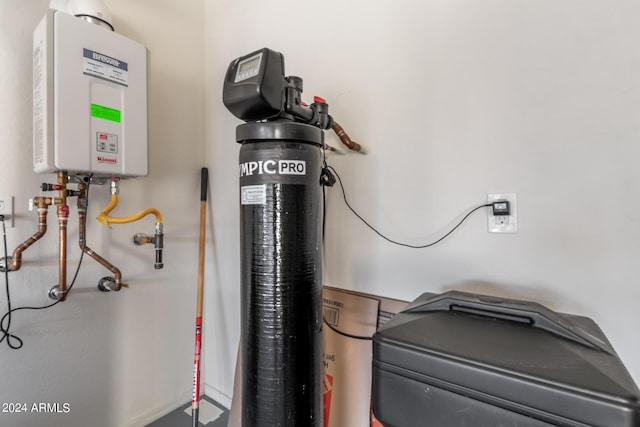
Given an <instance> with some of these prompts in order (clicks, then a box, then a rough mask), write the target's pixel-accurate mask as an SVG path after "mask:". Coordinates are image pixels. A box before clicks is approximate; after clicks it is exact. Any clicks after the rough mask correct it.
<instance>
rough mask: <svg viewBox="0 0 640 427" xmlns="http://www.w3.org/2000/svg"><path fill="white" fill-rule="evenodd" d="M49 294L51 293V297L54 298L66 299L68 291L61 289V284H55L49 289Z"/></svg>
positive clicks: (56, 299) (57, 299)
mask: <svg viewBox="0 0 640 427" xmlns="http://www.w3.org/2000/svg"><path fill="white" fill-rule="evenodd" d="M47 295H49V298H51V299H52V300H55V301H60V300H64V299H65V297H66V296H67V291H66V290H64V291H63V290H61V289H60V285H55V286H54V287H52V288H51V289H49V292H48V294H47Z"/></svg>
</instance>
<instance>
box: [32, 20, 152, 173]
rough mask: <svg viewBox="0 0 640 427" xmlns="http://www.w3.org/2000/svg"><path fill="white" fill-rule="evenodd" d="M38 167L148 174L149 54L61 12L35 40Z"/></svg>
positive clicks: (37, 32)
mask: <svg viewBox="0 0 640 427" xmlns="http://www.w3.org/2000/svg"><path fill="white" fill-rule="evenodd" d="M33 168H34V170H35V172H37V173H52V172H56V171H61V170H63V171H66V172H68V173H69V175H70V176H74V175H88V174H93V176H94V178H98V179H100V178H103V179H104V178H109V177H121V178H131V177H137V176H145V175H147V173H148V144H147V49H146V48H145V46H143V45H142V44H140V43H137V42H135V41H133V40H130V39H128V38H126V37H124V36H122V35H121V34H118V33H115V32H112V31H110V30H109V29H106V28H104V27H100V26H98V25H94V24H92V23H89V22H86V21H84V20H81V19H79V18H77V17H75V16H72V15H69V14H66V13H64V12H61V11H57V10H49V11H48V12H47V15H46V16H45V17H44V18H43V19H42V21H41V22H40V24H39V25H38V27H37V28H36V29H35V31H34V37H33Z"/></svg>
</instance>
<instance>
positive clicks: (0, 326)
mask: <svg viewBox="0 0 640 427" xmlns="http://www.w3.org/2000/svg"><path fill="white" fill-rule="evenodd" d="M92 177H93V174H91V175H89V177H88V179H87V193H86V198H87V210H88V208H89V187H90V184H91V178H92ZM0 221H1V222H2V231H3V242H4V259H5V263H6V264H7V265H6V266H5V268H4V281H5V289H6V293H7V306H8V307H7V310H8V311H7V312H6V313H5V314H4V316H2V318H1V319H0V333H2V338H0V343H2V341H4V340H5V339H6V340H7V345H8V346H9V348H11V349H13V350H19V349H21V348H22V346H23V345H24V342H23V341H22V339H21V338H20V337H18V336H17V335H14V334H12V333H10V332H9V328H10V327H11V317H12V314H13V313H14V312H16V311H19V310H44V309H47V308H50V307H53V306H54V305H56V304H58V303H60V302H61V301H62V300H61V299H59V300H56V301H55V302H53V303H51V304H48V305H44V306H41V307H28V306H25V307H17V308H11V295H10V292H9V267H8V260H9V258H8V250H7V233H6V230H5V224H4V216H3V215H0ZM85 246H86V239H85V242H84V243H83V246H82V248H81V249H82V251H81V252H80V259H79V260H78V266H77V267H76V271H75V273H74V275H73V279H71V284H70V285H69V287H68V289H67V295H68V294H69V293H70V292H71V289H73V285H75V283H76V279H77V278H78V273H80V267H81V266H82V259H83V258H84V247H85ZM5 319H8V320H7V326H6V327H5V326H4V323H5ZM11 340H14V341H13V342H12V341H11ZM16 342H17V343H16Z"/></svg>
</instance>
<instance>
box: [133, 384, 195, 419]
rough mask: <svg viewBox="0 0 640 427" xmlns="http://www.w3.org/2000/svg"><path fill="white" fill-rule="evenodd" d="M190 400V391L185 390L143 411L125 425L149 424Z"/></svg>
mask: <svg viewBox="0 0 640 427" xmlns="http://www.w3.org/2000/svg"><path fill="white" fill-rule="evenodd" d="M189 402H191V392H185V393H183V394H181V395H179V396H178V397H176V398H175V399H174V400H172V401H171V402H169V403H164V404H162V405H158V406H157V407H155V408H153V409H151V410H149V411H147V412H145V413H144V414H142V415H140V416H138V417H136V418H134V419H133V420H131V421H130V422H128V423H127V424H125V426H126V427H144V426H146V425H149V424H151V423H152V422H154V421H155V420H157V419H159V418H162V417H164V416H165V415H167V414H168V413H170V412H172V411H175V410H176V408H179V407H180V406H184V405H186V404H187V403H189Z"/></svg>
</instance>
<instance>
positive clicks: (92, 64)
mask: <svg viewBox="0 0 640 427" xmlns="http://www.w3.org/2000/svg"><path fill="white" fill-rule="evenodd" d="M82 51H83V53H82V54H83V56H84V58H83V61H82V71H83V74H86V75H88V76H92V77H97V78H99V79H102V80H107V81H110V82H113V83H117V84H119V85H122V86H129V75H128V74H129V65H128V64H127V63H126V62H124V61H120V60H118V59H115V58H112V57H110V56H107V55H103V54H102V53H98V52H94V51H93V50H89V49H87V48H83V49H82Z"/></svg>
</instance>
